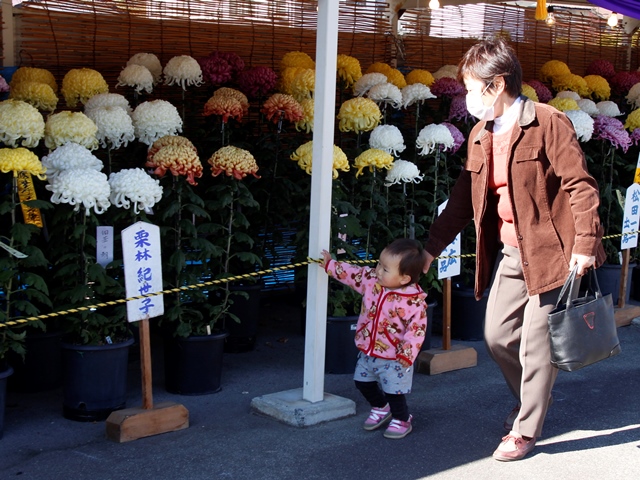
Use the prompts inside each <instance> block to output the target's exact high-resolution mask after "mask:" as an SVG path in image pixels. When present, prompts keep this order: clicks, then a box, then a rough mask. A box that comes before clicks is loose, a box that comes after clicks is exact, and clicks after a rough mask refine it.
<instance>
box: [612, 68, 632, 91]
mask: <svg viewBox="0 0 640 480" xmlns="http://www.w3.org/2000/svg"><path fill="white" fill-rule="evenodd" d="M636 83H638V77H637V76H636V75H634V73H632V72H618V73H616V74H615V75H614V76H613V77H612V78H611V80H609V86H610V87H611V91H612V92H613V93H616V94H618V95H626V94H627V93H629V90H631V87H633V86H634V85H635V84H636Z"/></svg>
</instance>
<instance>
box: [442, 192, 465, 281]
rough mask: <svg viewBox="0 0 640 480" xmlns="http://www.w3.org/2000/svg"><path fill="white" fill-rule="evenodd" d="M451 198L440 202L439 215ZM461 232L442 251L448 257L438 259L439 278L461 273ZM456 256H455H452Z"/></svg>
mask: <svg viewBox="0 0 640 480" xmlns="http://www.w3.org/2000/svg"><path fill="white" fill-rule="evenodd" d="M448 201H449V200H446V201H445V202H443V203H442V204H440V206H439V207H438V215H440V214H441V213H442V211H443V210H444V208H445V207H446V206H447V202H448ZM460 243H461V242H460V234H458V235H456V238H455V240H454V241H453V242H451V243H450V244H449V246H448V247H447V248H445V249H444V250H443V251H442V253H441V254H440V255H441V256H443V257H447V258H441V259H439V260H438V280H442V279H443V278H451V277H455V276H456V275H460V263H461V259H460V252H461V246H460ZM452 257H455V258H452Z"/></svg>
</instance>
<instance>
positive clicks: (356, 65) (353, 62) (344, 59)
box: [337, 54, 362, 88]
mask: <svg viewBox="0 0 640 480" xmlns="http://www.w3.org/2000/svg"><path fill="white" fill-rule="evenodd" d="M337 63H338V78H340V79H341V80H342V81H343V82H344V83H345V86H346V88H351V87H353V84H354V83H356V82H357V81H358V80H360V78H361V77H362V69H361V68H360V61H359V60H358V59H357V58H354V57H350V56H349V55H342V54H340V55H338V62H337Z"/></svg>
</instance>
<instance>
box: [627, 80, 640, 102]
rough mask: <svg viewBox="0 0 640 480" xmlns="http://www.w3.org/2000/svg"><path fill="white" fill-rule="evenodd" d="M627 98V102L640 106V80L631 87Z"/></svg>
mask: <svg viewBox="0 0 640 480" xmlns="http://www.w3.org/2000/svg"><path fill="white" fill-rule="evenodd" d="M626 99H627V103H630V104H632V105H634V107H640V82H639V83H636V84H635V85H634V86H633V87H631V88H630V89H629V93H627V96H626Z"/></svg>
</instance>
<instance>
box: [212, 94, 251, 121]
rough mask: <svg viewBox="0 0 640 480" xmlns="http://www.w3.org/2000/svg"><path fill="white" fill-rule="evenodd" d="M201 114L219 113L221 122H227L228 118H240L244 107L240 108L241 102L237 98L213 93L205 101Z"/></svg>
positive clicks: (238, 119)
mask: <svg viewBox="0 0 640 480" xmlns="http://www.w3.org/2000/svg"><path fill="white" fill-rule="evenodd" d="M202 114H203V115H204V116H205V117H208V116H209V115H221V116H222V122H223V123H227V122H228V121H229V118H233V119H235V120H237V121H240V120H242V117H243V115H244V108H242V104H241V103H240V100H238V99H237V98H233V97H227V96H222V95H220V96H215V95H214V96H213V97H211V98H210V99H209V100H207V103H205V105H204V111H203V112H202Z"/></svg>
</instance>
